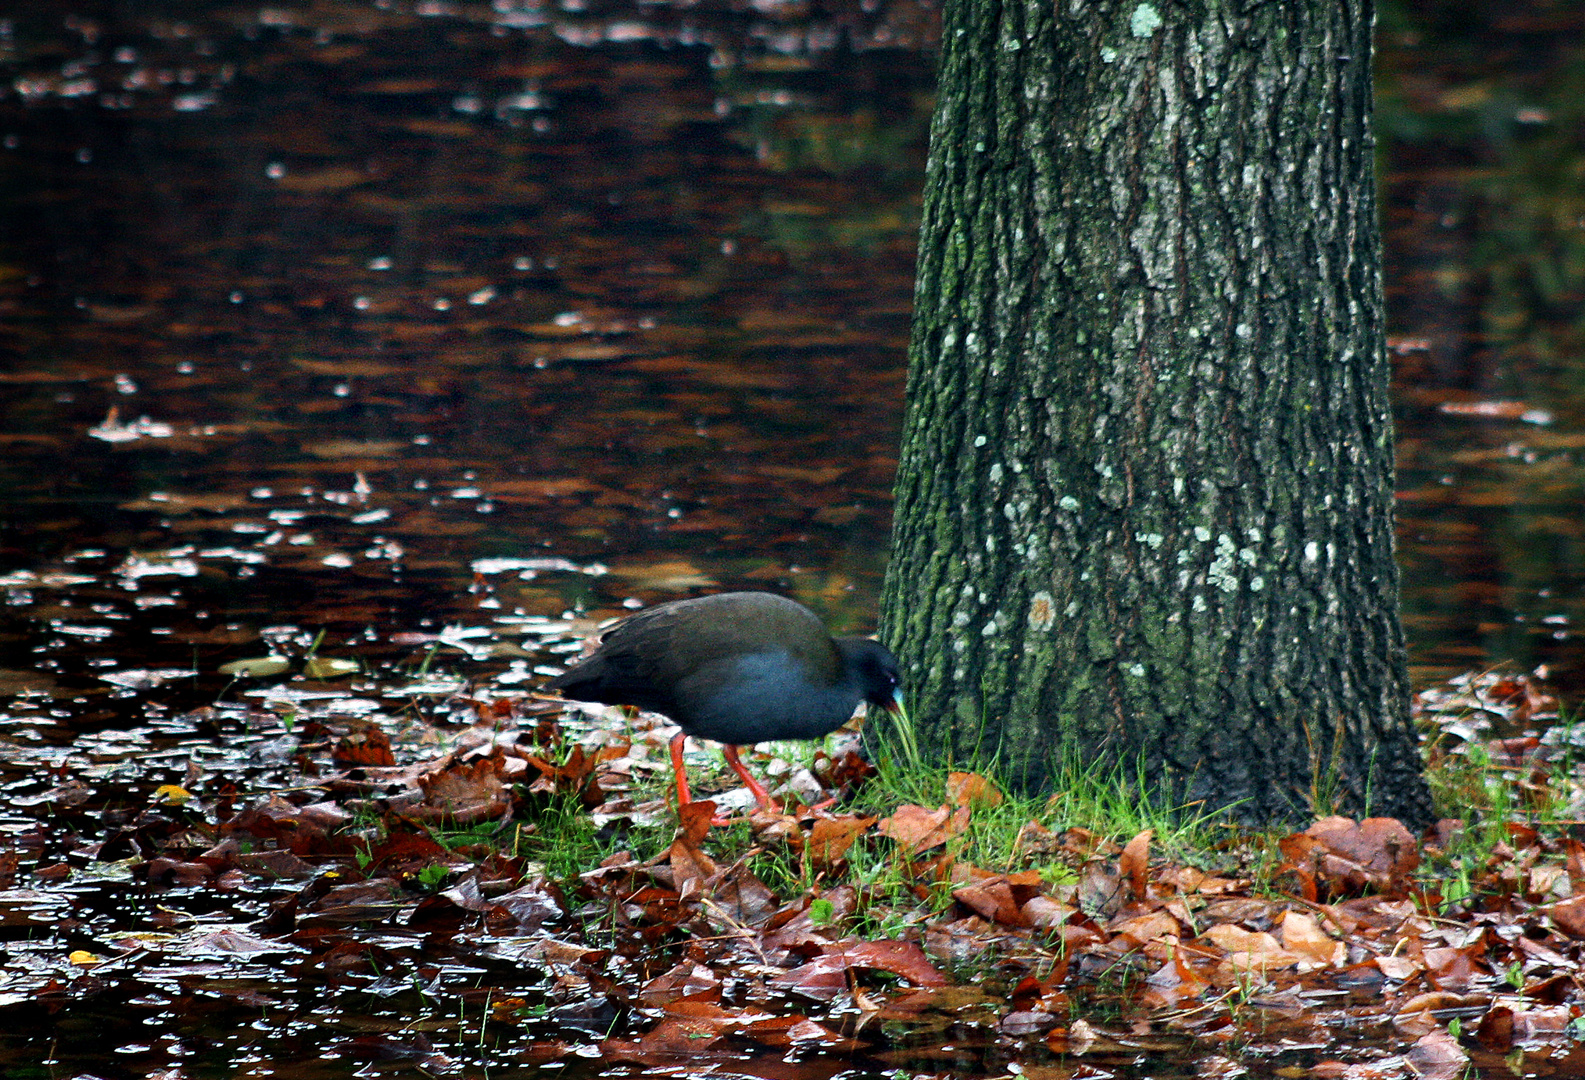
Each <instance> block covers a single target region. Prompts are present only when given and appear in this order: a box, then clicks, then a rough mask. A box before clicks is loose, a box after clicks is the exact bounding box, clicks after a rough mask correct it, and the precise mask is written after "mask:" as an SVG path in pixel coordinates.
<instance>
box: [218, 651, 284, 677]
mask: <svg viewBox="0 0 1585 1080" xmlns="http://www.w3.org/2000/svg"><path fill="white" fill-rule="evenodd" d="M290 670H292V662H291V661H290V660H288V659H287V658H286V657H284V656H255V657H252V658H251V659H248V660H233V661H231V663H229V664H221V665H220V668H219V671H220V674H222V675H247V676H249V677H250V678H254V679H263V678H268V677H269V676H271V675H283V674H285V673H286V672H288V671H290Z"/></svg>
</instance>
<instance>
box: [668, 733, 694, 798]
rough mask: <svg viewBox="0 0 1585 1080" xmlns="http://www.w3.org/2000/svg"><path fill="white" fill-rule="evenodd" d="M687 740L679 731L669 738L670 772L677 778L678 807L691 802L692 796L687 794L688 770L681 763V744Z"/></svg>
mask: <svg viewBox="0 0 1585 1080" xmlns="http://www.w3.org/2000/svg"><path fill="white" fill-rule="evenodd" d="M687 738H688V736H687V734H686V733H685V732H681V731H679V732H677V734H675V735H673V736H672V737H671V771H672V775H673V776H675V777H676V778H677V805H678V806H687V805H688V804H689V803H691V802H693V796H692V795H691V794H689V792H688V770H687V768H686V767H684V765H683V763H682V744H683V742H684V740H686V739H687Z"/></svg>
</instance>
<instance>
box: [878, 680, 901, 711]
mask: <svg viewBox="0 0 1585 1080" xmlns="http://www.w3.org/2000/svg"><path fill="white" fill-rule="evenodd" d="M881 708H883V709H885V710H886V711H887V712H889V713H891V714H892V715H893V716H896V715H897V714H898V713H900V712H902V711H903V688H902V687H900V686H894V687H892V699H891V700H890V701H888V702H886V703H884V704H883V705H881Z"/></svg>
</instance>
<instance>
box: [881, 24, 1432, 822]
mask: <svg viewBox="0 0 1585 1080" xmlns="http://www.w3.org/2000/svg"><path fill="white" fill-rule="evenodd" d="M943 18H944V27H943V33H942V39H943V56H942V62H941V78H940V89H939V99H938V101H937V104H936V112H935V118H934V121H933V125H932V131H931V146H930V163H929V169H928V174H927V181H926V182H927V188H926V195H925V212H924V221H923V226H922V233H921V238H920V251H919V269H918V274H919V279H918V286H917V290H916V295H915V314H914V331H913V342H912V347H911V353H910V372H909V382H908V406H907V414H906V419H905V428H904V435H903V447H902V457H901V461H900V465H899V471H898V479H897V504H896V523H895V526H894V536H893V551H892V558H891V563H890V566H889V569H888V571H887V577H886V585H885V592H884V598H883V617H882V618H883V625H882V632H883V637H884V638H885V640H887V641H888V642H890V643H892V644H893V645H894V646H895V647H896V649H897V651H898V653H899V655H900V656H901V658H902V662H903V666H904V677H905V679H906V681H907V685H908V690H909V695H910V698H911V702H912V704H913V708H914V712H915V715H916V722H917V723H918V724H919V726H920V732H921V735H922V736H923V737H924V739H925V741H926V742H927V743H928V744H931V745H934V746H937V747H939V748H940V749H941V750H942V752H943V754H944V755H946V756H948V757H950V758H951V759H952V760H954V761H957V762H960V763H964V762H969V761H972V760H980V761H985V760H989V759H991V758H992V757H993V756H999V760H1000V761H1001V763H1002V765H1003V766H1004V768H1005V769H1006V770H1007V771H1008V772H1009V773H1010V775H1011V779H1012V780H1013V781H1014V782H1015V783H1018V784H1020V785H1024V786H1030V787H1039V786H1040V785H1041V784H1043V783H1045V782H1047V781H1049V780H1050V778H1051V776H1052V765H1053V761H1054V760H1055V759H1056V758H1057V757H1060V756H1063V755H1066V754H1068V753H1070V752H1072V753H1074V754H1075V756H1076V757H1077V758H1078V759H1079V760H1093V759H1097V758H1099V759H1101V760H1110V761H1127V762H1129V763H1130V769H1131V768H1132V760H1133V757H1134V756H1136V755H1137V756H1139V757H1140V758H1141V760H1142V762H1143V767H1144V775H1145V776H1146V777H1147V778H1148V779H1149V780H1150V782H1151V783H1152V785H1153V786H1154V787H1155V788H1156V790H1157V791H1158V792H1160V793H1161V794H1163V795H1164V796H1166V797H1170V798H1173V799H1176V800H1179V801H1183V800H1192V801H1197V802H1198V801H1201V800H1203V801H1204V804H1205V806H1207V807H1211V808H1219V807H1227V806H1232V805H1234V804H1236V808H1235V809H1234V811H1233V812H1234V814H1235V816H1237V817H1239V818H1242V819H1245V820H1253V821H1278V820H1286V819H1293V818H1295V817H1299V816H1302V815H1307V814H1309V813H1310V812H1311V811H1312V808H1313V810H1315V811H1332V810H1338V811H1341V812H1344V813H1352V814H1364V813H1366V812H1369V813H1376V814H1390V815H1395V816H1399V817H1402V818H1404V819H1406V820H1408V821H1410V822H1411V823H1413V824H1421V823H1424V822H1425V821H1426V820H1427V819H1428V817H1429V814H1430V800H1429V796H1428V794H1427V790H1426V787H1425V785H1424V783H1423V781H1422V779H1421V777H1420V772H1419V754H1418V750H1417V745H1416V739H1415V733H1414V730H1413V728H1412V726H1411V724H1410V722H1409V718H1408V694H1409V690H1408V680H1407V675H1406V671H1405V661H1404V648H1403V632H1402V628H1401V625H1400V623H1399V618H1398V572H1397V567H1396V564H1395V563H1394V560H1393V542H1394V541H1393V516H1392V510H1393V506H1392V479H1393V437H1392V427H1391V419H1390V415H1389V412H1388V403H1387V386H1388V375H1389V372H1388V366H1387V360H1386V355H1385V347H1384V341H1383V316H1382V295H1381V239H1380V232H1379V229H1378V226H1377V220H1376V198H1375V184H1374V176H1373V167H1372V165H1373V163H1372V153H1373V146H1374V143H1373V139H1372V136H1371V131H1370V115H1371V70H1370V50H1371V21H1372V11H1371V4H1370V2H1369V0H1302V2H1297V0H1296V2H1294V3H1253V2H1249V3H1240V2H1234V0H1201V2H1197V3H1187V2H1183V3H1171V4H1168V3H1165V2H1162V3H1141V2H1137V0H1124V2H1095V0H1090V2H1081V0H946V5H945V9H944V15H943Z"/></svg>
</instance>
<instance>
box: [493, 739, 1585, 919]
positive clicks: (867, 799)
mask: <svg viewBox="0 0 1585 1080" xmlns="http://www.w3.org/2000/svg"><path fill="white" fill-rule="evenodd" d="M895 730H896V732H897V737H896V738H895V739H894V740H892V741H890V742H889V743H888V744H887V747H888V748H889V749H887V748H883V750H882V752H880V753H879V754H878V755H877V760H876V761H875V765H876V769H877V775H876V776H875V777H873V778H872V779H871V780H870V781H869V782H868V783H866V784H864V785H862V786H861V787H860V788H859V789H858V791H857V792H856V793H855V794H854V796H853V797H852V798H851V799H850V800H849V801H848V802H847V803H846V804H845V805H842V806H838V807H836V808H834V812H835V813H848V814H860V815H866V816H872V817H877V818H885V817H888V816H890V815H892V814H894V813H896V811H897V809H898V807H900V806H902V805H904V804H910V803H912V804H917V805H920V806H923V807H927V808H936V807H941V806H945V805H951V804H952V795H951V791H950V789H949V779H948V777H949V774H950V773H951V772H954V771H963V772H976V773H978V774H980V775H982V776H985V777H986V778H987V779H988V780H989V781H990V782H991V783H992V784H993V785H994V786H995V787H996V788H997V789H998V791H999V792H1000V793H1001V796H1002V797H1001V799H1000V801H999V802H994V803H992V802H981V803H979V804H978V805H975V806H974V807H973V808H972V809H971V812H970V815H969V820H968V824H967V827H966V828H965V829H964V830H963V831H962V832H961V833H959V834H957V835H955V836H953V837H952V838H951V839H950V840H948V842H947V844H946V846H945V848H944V849H941V848H938V849H935V850H933V851H930V852H927V853H925V854H923V855H921V856H918V857H915V858H909V857H907V855H906V853H902V852H900V851H899V850H898V848H897V845H896V844H894V843H893V842H892V841H891V840H889V839H887V838H885V837H882V836H879V835H877V834H875V833H874V832H871V833H869V834H867V835H865V836H863V837H861V838H860V839H859V841H858V842H857V843H855V844H854V845H853V846H852V847H851V848H850V849H849V850H848V852H847V855H846V862H845V865H843V866H841V867H839V868H837V869H836V870H835V871H831V870H826V871H820V870H818V869H817V868H814V867H812V866H811V864H810V860H809V859H808V858H807V857H805V855H804V854H803V853H801V852H800V851H799V850H798V847H797V845H796V844H794V845H788V844H786V843H783V842H780V841H769V842H767V841H764V840H763V839H761V838H758V837H756V836H755V835H754V833H753V830H752V829H751V828H750V827H749V826H748V825H747V824H736V825H731V826H727V827H720V828H717V829H715V830H713V831H712V832H711V834H710V837H709V839H708V841H707V842H706V848H707V850H708V851H709V853H710V855H711V857H712V858H714V859H715V860H716V861H717V862H719V863H720V864H722V865H727V864H730V863H732V862H735V861H737V860H740V859H741V860H744V861H745V862H746V864H747V868H748V869H749V871H750V872H751V873H753V874H754V875H755V876H756V877H757V878H759V880H761V881H762V882H764V883H765V884H766V885H767V886H768V887H769V888H770V889H771V890H772V891H774V892H775V893H776V894H777V895H779V896H782V897H784V898H791V897H795V896H797V895H800V894H810V893H818V892H820V891H821V890H823V889H825V888H828V887H830V886H832V885H838V884H843V885H851V886H853V887H854V888H855V890H856V892H857V895H858V907H857V910H856V911H855V912H854V914H853V915H851V916H848V917H847V918H846V919H845V920H844V921H845V922H847V923H848V924H849V927H850V929H851V930H852V931H853V932H856V933H862V934H866V935H869V936H875V937H894V936H898V935H900V934H902V933H904V932H906V931H908V930H909V929H910V928H912V927H913V926H914V925H916V924H917V923H918V922H920V921H921V920H923V919H926V918H929V917H931V916H932V915H935V914H939V913H941V912H943V911H945V910H946V909H947V908H948V907H949V906H950V904H951V891H952V887H953V885H952V882H951V880H950V879H949V878H948V877H947V876H946V875H945V874H944V873H943V872H942V868H943V867H947V866H951V865H953V864H958V865H964V864H966V865H970V866H973V867H976V868H978V869H980V870H984V871H988V872H992V873H1016V872H1020V871H1024V870H1029V869H1036V870H1038V871H1039V872H1040V873H1041V874H1042V875H1043V876H1044V877H1045V879H1046V881H1047V883H1048V884H1050V885H1055V886H1061V885H1065V884H1071V883H1072V882H1073V881H1074V880H1075V875H1074V873H1073V871H1072V870H1071V869H1070V867H1069V865H1068V863H1067V862H1065V861H1064V858H1063V856H1062V855H1061V854H1060V853H1057V854H1052V853H1050V852H1049V847H1047V848H1046V850H1044V851H1040V850H1037V851H1031V850H1030V847H1031V845H1030V844H1029V842H1028V836H1029V834H1028V833H1026V832H1025V830H1026V828H1027V827H1028V826H1029V825H1030V823H1034V825H1035V826H1038V827H1039V829H1043V830H1046V831H1048V832H1049V833H1050V834H1054V835H1060V834H1061V833H1062V832H1063V831H1064V830H1066V829H1072V828H1082V829H1085V830H1087V831H1089V832H1090V833H1093V834H1095V835H1096V836H1098V837H1102V838H1106V839H1109V840H1112V841H1114V842H1117V843H1126V842H1127V841H1128V840H1129V839H1130V838H1132V837H1133V836H1136V835H1137V834H1139V833H1140V832H1142V831H1144V830H1146V829H1149V830H1152V832H1153V838H1152V844H1151V848H1152V853H1153V854H1154V855H1155V856H1157V857H1160V856H1163V855H1164V856H1166V857H1167V858H1169V859H1171V860H1173V861H1176V862H1178V863H1182V864H1189V865H1195V866H1199V867H1201V868H1203V869H1207V870H1212V871H1221V872H1223V873H1234V874H1236V875H1238V876H1248V877H1250V878H1252V879H1253V885H1254V888H1255V889H1256V891H1257V892H1260V891H1267V890H1268V888H1269V889H1275V888H1276V885H1275V884H1274V879H1275V878H1276V871H1277V869H1278V868H1279V867H1280V866H1281V864H1282V862H1283V855H1282V853H1281V850H1280V848H1279V846H1278V840H1279V839H1280V838H1281V836H1283V835H1285V834H1286V832H1287V831H1288V830H1285V829H1276V830H1268V831H1265V832H1261V831H1252V830H1247V829H1242V828H1235V827H1233V826H1232V825H1230V824H1229V823H1228V821H1227V820H1226V818H1225V817H1224V816H1222V815H1218V814H1214V813H1210V812H1206V811H1204V810H1202V809H1201V808H1199V807H1198V806H1195V805H1180V804H1175V803H1173V802H1172V801H1170V800H1168V799H1165V798H1163V797H1162V796H1161V795H1160V794H1159V793H1158V792H1157V791H1156V790H1155V789H1154V787H1153V786H1152V784H1151V782H1150V780H1149V775H1150V774H1149V772H1148V771H1147V769H1146V768H1145V766H1144V763H1143V762H1142V761H1137V760H1123V761H1117V760H1113V761H1108V762H1102V763H1096V764H1085V763H1083V762H1081V761H1079V760H1078V759H1077V757H1076V756H1069V757H1067V758H1064V759H1062V760H1061V761H1059V762H1058V763H1057V765H1056V767H1055V769H1054V773H1053V776H1052V779H1051V785H1050V789H1051V791H1052V792H1054V793H1053V794H1046V795H1019V794H1017V793H1016V792H1015V791H1014V790H1013V789H1012V787H1011V785H1009V784H1007V783H1006V782H1005V778H1004V777H1003V776H1002V775H1001V770H1000V769H999V767H998V763H997V762H995V761H990V762H976V763H967V765H956V766H955V765H954V764H951V763H930V762H927V761H926V760H925V752H924V750H923V748H922V747H921V744H920V742H919V740H918V738H917V735H916V733H915V732H914V730H913V726H912V724H911V723H910V722H909V720H908V718H907V717H906V716H903V717H901V718H899V723H898V724H896V725H895ZM889 733H890V732H889ZM1563 745H1564V746H1565V747H1567V746H1569V745H1570V743H1569V740H1568V739H1567V738H1565V739H1564V740H1563ZM819 748H820V744H815V743H791V744H783V745H778V746H776V747H774V750H775V751H776V752H777V753H778V754H780V755H781V756H784V757H787V758H789V759H791V760H793V761H795V762H800V763H802V764H805V765H807V764H809V763H810V762H811V761H812V759H813V756H814V754H815V753H816V752H817V750H818V749H819ZM1577 757H1578V755H1577V754H1576V753H1575V752H1573V751H1568V750H1565V751H1564V752H1562V753H1560V754H1559V755H1557V756H1556V757H1555V758H1554V759H1553V760H1551V761H1549V762H1547V763H1545V765H1544V766H1536V765H1535V764H1534V763H1531V764H1527V765H1526V766H1525V767H1523V768H1516V767H1514V766H1511V765H1506V764H1503V763H1501V762H1498V761H1494V760H1493V759H1492V757H1491V755H1490V754H1489V753H1488V752H1487V750H1486V749H1485V747H1484V746H1482V745H1480V744H1478V743H1473V742H1472V743H1468V744H1464V745H1462V746H1460V747H1458V748H1457V752H1456V753H1455V752H1452V750H1451V749H1450V748H1448V747H1440V746H1436V745H1433V746H1432V747H1431V748H1430V752H1429V754H1428V758H1429V764H1428V766H1427V773H1426V775H1427V780H1428V782H1429V783H1430V785H1431V788H1432V791H1433V795H1434V798H1435V800H1436V806H1437V813H1438V815H1439V816H1443V817H1456V818H1458V819H1460V820H1461V821H1463V822H1464V826H1465V827H1464V829H1463V831H1462V833H1461V834H1459V835H1458V836H1457V837H1456V838H1455V839H1454V840H1453V841H1452V842H1451V843H1450V844H1449V846H1448V850H1447V851H1446V852H1445V853H1443V854H1442V855H1440V856H1438V857H1437V858H1436V859H1435V861H1434V864H1428V865H1427V866H1426V867H1425V868H1424V869H1423V870H1422V874H1424V875H1426V876H1427V878H1428V880H1429V879H1430V878H1433V877H1434V878H1435V879H1436V881H1437V886H1438V888H1439V890H1440V893H1441V895H1442V896H1443V898H1444V903H1445V904H1447V905H1453V904H1460V903H1466V902H1470V901H1471V899H1472V898H1473V894H1474V892H1475V891H1476V890H1477V889H1478V888H1479V886H1478V885H1477V884H1475V883H1476V882H1477V880H1478V879H1479V878H1480V876H1481V870H1482V868H1483V867H1484V866H1486V865H1487V862H1488V860H1489V859H1490V858H1491V856H1492V853H1493V852H1494V851H1497V850H1499V849H1498V845H1499V844H1502V843H1505V842H1509V841H1511V840H1512V835H1511V832H1510V826H1511V825H1513V824H1524V825H1528V826H1530V827H1534V828H1539V829H1543V830H1547V829H1555V830H1556V831H1557V832H1558V833H1559V834H1560V835H1561V833H1562V831H1563V829H1564V828H1565V823H1566V822H1567V820H1568V814H1569V812H1570V808H1571V807H1572V808H1573V812H1574V814H1575V816H1578V813H1579V807H1580V806H1581V805H1582V800H1585V796H1582V790H1585V788H1582V785H1581V780H1580V777H1579V775H1578V768H1579V762H1578V760H1577ZM800 759H801V761H800ZM697 772H698V770H697V768H696V769H695V775H696V778H697ZM722 772H723V773H724V768H723V769H722ZM728 775H729V774H728ZM698 779H700V780H701V783H702V785H703V786H705V787H707V788H708V783H709V781H708V780H707V779H705V778H698ZM654 783H655V785H656V787H657V788H664V787H665V786H668V785H669V783H670V778H669V775H666V774H664V772H663V773H662V774H661V775H660V776H658V777H657V778H656V780H655V781H654ZM1322 786H1325V785H1324V784H1323V785H1322ZM634 794H635V798H639V799H642V798H644V797H646V796H648V797H653V794H652V793H649V792H636V793H634ZM1327 812H1328V808H1327V807H1326V806H1322V807H1319V808H1318V814H1325V813H1327ZM1039 829H1037V830H1035V833H1036V835H1039ZM674 835H675V828H674V825H673V823H672V822H669V821H668V822H664V823H662V824H660V825H657V826H653V827H640V826H634V825H631V824H627V823H623V822H617V823H615V824H613V825H611V826H607V827H604V828H599V827H596V826H595V824H594V822H593V821H592V820H591V819H590V817H589V815H588V813H587V812H586V811H585V810H584V809H583V808H582V807H581V806H579V805H578V804H577V803H576V802H575V801H573V800H571V799H560V800H552V801H551V802H549V803H547V804H545V805H544V806H543V808H542V810H541V811H540V812H539V813H538V814H537V815H536V816H535V818H534V821H533V824H532V826H531V827H529V828H525V829H523V830H522V831H521V834H520V836H519V837H518V838H517V843H518V845H520V849H521V854H522V855H523V856H524V857H525V858H528V859H530V860H532V861H534V862H535V863H538V864H540V865H542V866H543V868H544V871H545V872H546V873H547V874H548V875H549V876H551V877H552V878H553V879H557V880H560V881H569V880H571V879H573V878H575V877H576V876H577V875H578V874H580V873H582V872H584V871H586V870H588V869H590V868H591V867H594V866H596V865H598V864H599V862H600V861H601V860H602V859H604V858H606V857H607V856H609V855H610V854H612V853H613V852H616V851H619V850H628V851H631V852H633V854H634V855H636V856H637V857H638V858H640V859H646V858H650V857H653V856H654V855H656V854H659V853H660V852H662V851H664V850H665V848H666V846H667V845H668V844H669V843H670V842H671V840H672V838H673V837H674ZM1037 846H1038V845H1037ZM942 855H945V858H944V859H941V860H940V861H937V857H938V856H942ZM829 917H832V918H835V917H837V916H835V915H834V914H832V915H830V916H829Z"/></svg>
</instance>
